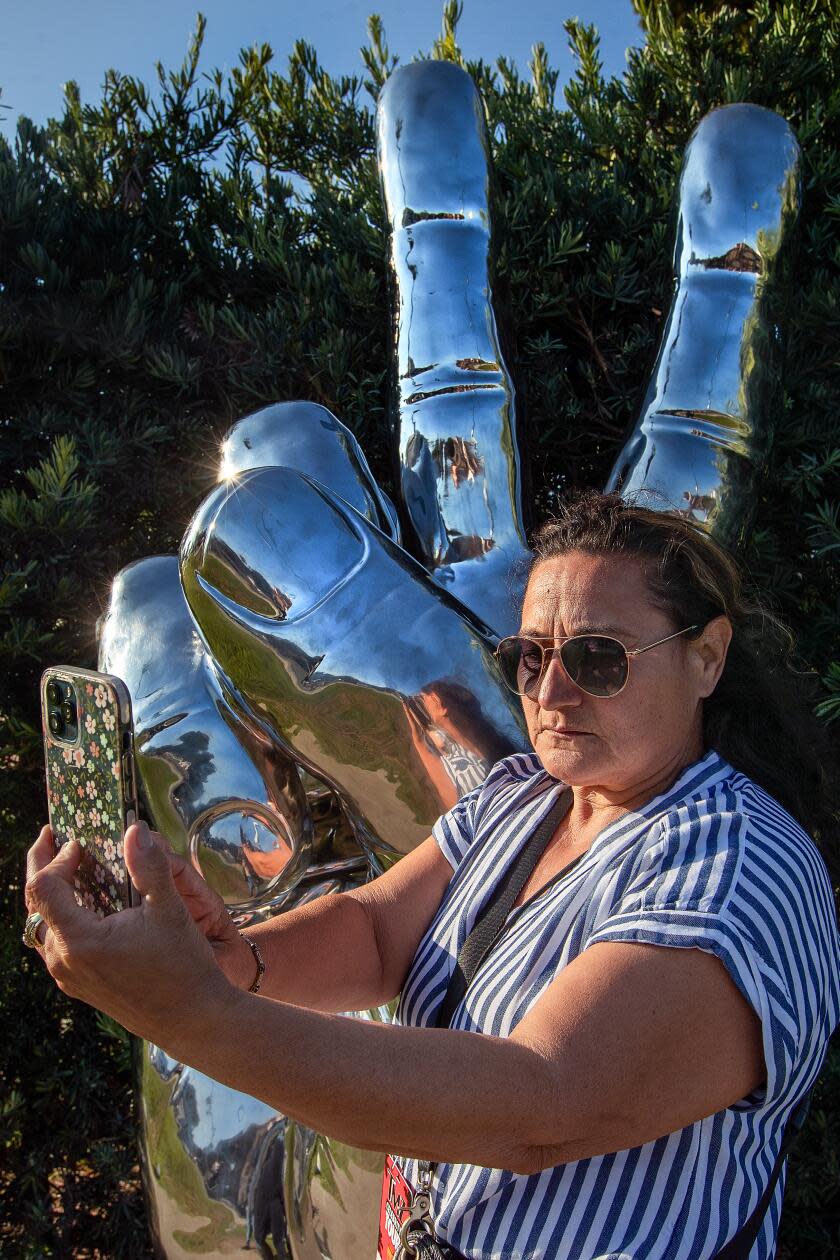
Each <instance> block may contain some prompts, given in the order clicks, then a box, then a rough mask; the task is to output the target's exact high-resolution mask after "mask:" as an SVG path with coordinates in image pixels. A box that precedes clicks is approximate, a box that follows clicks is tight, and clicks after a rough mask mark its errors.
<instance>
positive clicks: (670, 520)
mask: <svg viewBox="0 0 840 1260" xmlns="http://www.w3.org/2000/svg"><path fill="white" fill-rule="evenodd" d="M570 551H584V552H588V553H590V554H592V555H605V554H607V555H615V554H621V555H627V556H636V557H638V558H639V560H640V561H641V563H642V566H643V571H644V574H645V578H646V580H647V585H648V589H649V591H650V595H651V600H652V602H653V604H654V605H655V606H656V607H658V608H660V609H662V611H663V612H665V613H666V615H667V616H668V618H669V619H670V621H671V622H672V624H673V627H674V630H679V629H680V628H681V627H683V626H691V625H698V626H701V627H703V626H705V625H706V624H707V623H708V622H709V621H711V620H712V618H714V617H718V616H720V615H721V614H725V615H726V616H727V617H728V618H729V620H730V622H731V623H732V642H731V643H730V645H729V651H728V653H727V657H726V664H725V666H724V669H723V673H722V674H721V676H720V679H719V680H718V684H717V687H716V688H715V690H714V692H713V693H712V695H711V696H709V697H708V698H707V699H706V700H705V701H704V702H703V737H704V742H705V746H706V748H714V749H715V751H716V752H718V753H720V755H721V757H723V758H724V759H725V760H726V761H728V762H730V764H731V765H733V766H734V767H735V768H736V769H737V770H740V771H742V772H743V773H744V774H746V775H748V776H749V777H750V778H751V779H754V780H755V782H756V783H758V784H760V785H761V787H763V788H764V789H765V791H767V792H769V793H770V794H771V796H774V797H775V798H776V800H778V801H780V802H781V804H782V805H783V806H784V807H785V809H786V810H787V811H788V812H789V813H790V814H792V815H793V816H794V818H796V819H797V820H798V821H799V822H800V823H801V824H802V826H803V827H805V828H807V829H808V830H809V831H810V832H811V833H812V834H813V835H814V836H815V837H816V838H818V839H820V840H822V841H823V842H825V841H826V840H827V838H828V835H829V834H830V833H833V831H834V829H835V819H834V817H833V812H832V801H831V797H832V795H833V784H832V783H831V782H830V781H829V779H828V775H827V767H828V766H829V765H830V764H831V753H830V750H829V741H828V739H827V736H826V734H825V731H824V728H823V727H822V726H821V725H820V723H819V722H818V721H817V719H816V718H815V717H814V715H813V711H812V706H811V704H809V702H808V694H807V693H808V685H807V681H806V675H804V674H802V673H797V672H796V671H795V670H794V668H793V666H792V651H793V637H792V635H791V633H790V631H789V630H788V629H787V627H786V626H784V625H783V624H782V622H781V621H779V619H778V618H777V617H775V616H774V615H773V614H772V613H771V612H770V611H769V609H768V608H766V607H765V606H764V605H763V603H762V602H761V600H760V599H759V598H758V597H757V595H756V594H755V593H754V592H752V591H751V590H749V589H748V587H747V583H746V581H745V578H744V575H743V573H742V570H741V567H740V565H739V564H738V563H737V561H736V560H735V559H734V558H733V556H732V555H731V554H730V553H729V552H728V551H727V550H726V549H725V548H724V547H722V546H721V545H720V544H719V543H717V542H715V540H714V539H713V538H712V537H711V536H710V535H709V534H708V533H707V532H706V531H705V530H704V529H703V528H702V527H701V526H699V525H697V524H696V523H695V522H693V521H691V520H689V519H687V518H686V517H685V516H682V515H681V514H679V513H678V512H676V511H654V510H652V509H650V508H645V507H639V506H636V505H635V504H634V503H633V502H632V501H628V500H624V499H622V498H621V497H620V496H619V495H617V494H598V493H597V492H595V491H586V492H584V493H578V494H575V495H573V496H570V497H569V498H568V499H567V500H566V501H565V502H564V503H563V504H562V505H561V507H560V509H559V511H558V513H557V515H556V516H555V517H554V518H553V519H552V520H550V521H548V522H546V524H544V525H542V526H541V527H540V528H539V529H538V530H537V531H536V533H535V534H534V536H533V538H532V552H533V560H532V563H531V571H533V568H534V567H535V566H536V565H537V564H539V563H540V561H542V560H547V559H550V558H551V557H553V556H562V555H565V554H566V553H567V552H570ZM696 633H697V634H699V633H700V631H697V632H696Z"/></svg>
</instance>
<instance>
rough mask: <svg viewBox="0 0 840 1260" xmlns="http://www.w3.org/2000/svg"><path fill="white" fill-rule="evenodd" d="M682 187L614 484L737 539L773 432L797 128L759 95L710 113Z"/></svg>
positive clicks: (795, 206)
mask: <svg viewBox="0 0 840 1260" xmlns="http://www.w3.org/2000/svg"><path fill="white" fill-rule="evenodd" d="M679 197H680V203H679V222H678V227H677V244H676V251H675V271H676V292H675V295H674V300H673V304H672V307H671V312H670V314H669V316H668V321H667V324H666V327H665V332H664V335H663V339H662V346H661V348H660V351H659V356H658V359H657V362H656V367H655V368H654V372H653V378H652V380H651V383H650V386H649V388H648V392H647V396H646V398H645V401H644V404H643V407H642V412H641V418H640V419H639V421H638V423H637V425H636V427H635V429H634V430H633V433H632V434H631V436H630V438H629V439H628V441H627V444H626V446H625V447H624V450H623V451H622V452H621V454H620V456H619V458H618V460H617V462H616V465H615V467H614V469H613V472H612V475H611V477H610V480H609V483H608V488H609V489H620V490H621V492H622V494H625V495H630V494H638V493H639V492H640V491H646V492H653V494H649V495H648V498H649V500H650V504H651V506H653V507H676V508H677V509H678V510H680V511H682V512H684V513H685V514H686V515H688V516H691V517H692V518H693V519H695V520H697V521H700V522H702V523H703V524H705V525H706V526H707V527H708V528H709V529H710V530H711V531H712V532H713V533H714V534H715V536H716V537H717V538H719V539H720V541H721V542H724V543H726V544H729V545H736V544H737V543H738V542H739V541H740V540H741V538H742V537H743V534H744V532H745V530H746V528H747V525H748V523H749V518H750V511H751V505H752V500H753V494H754V489H755V483H756V476H757V474H758V472H759V471H760V468H761V465H762V463H763V461H764V459H765V457H766V454H767V450H768V444H769V440H770V436H771V435H770V418H771V415H772V397H773V393H774V392H775V389H776V387H777V382H778V353H777V351H778V346H777V342H778V330H777V329H776V327H775V326H774V325H773V323H772V319H771V317H770V314H769V312H768V302H767V297H768V290H769V288H770V285H771V283H772V281H773V279H774V277H775V274H776V272H777V270H778V268H777V263H778V257H779V252H780V249H781V247H782V245H783V244H784V242H785V240H786V239H787V238H788V237H789V235H790V233H791V229H792V228H793V226H794V224H795V221H796V217H797V214H798V210H799V197H800V152H799V146H798V144H797V142H796V138H795V137H794V134H793V132H792V131H791V129H790V127H789V126H788V124H787V123H786V122H785V121H784V119H783V118H781V117H780V116H779V115H778V114H775V113H773V112H772V111H770V110H767V109H761V108H759V107H758V106H757V105H728V106H726V107H724V108H722V109H716V110H714V111H713V112H712V113H711V114H708V115H707V116H706V117H705V118H704V119H703V121H702V122H701V123H700V125H699V127H698V128H697V130H696V131H695V132H694V135H693V136H692V138H691V140H690V141H689V144H688V148H687V150H686V156H685V162H684V164H683V170H682V176H681V179H680V192H679ZM659 496H661V497H659ZM644 500H645V496H644V495H643V496H642V497H641V500H640V501H644Z"/></svg>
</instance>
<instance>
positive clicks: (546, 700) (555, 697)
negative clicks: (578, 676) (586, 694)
mask: <svg viewBox="0 0 840 1260" xmlns="http://www.w3.org/2000/svg"><path fill="white" fill-rule="evenodd" d="M582 699H583V692H582V691H581V689H580V687H578V686H577V685H576V684H575V683H573V682H572V680H571V678H570V677H569V675H568V674H567V673H566V670H565V668H564V666H563V662H562V661H561V660H560V654H559V652H558V651H557V650H556V649H555V650H554V651H553V652H552V653H551V655H550V656H549V657H548V662H547V664H546V667H545V671H544V673H543V676H542V678H541V680H540V687H539V691H538V692H537V695H536V700H537V703H538V704H539V706H540V708H542V709H559V708H560V707H561V706H569V705H576V704H580V703H581V700H582Z"/></svg>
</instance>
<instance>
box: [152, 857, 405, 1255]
mask: <svg viewBox="0 0 840 1260" xmlns="http://www.w3.org/2000/svg"><path fill="white" fill-rule="evenodd" d="M367 877H369V875H368V876H367ZM359 882H360V877H359V874H358V873H357V874H356V875H354V876H345V877H333V878H328V879H318V878H314V876H313V878H312V879H311V880H309V879H308V878H304V880H303V881H302V882H301V883H300V884H299V885H298V887H297V889H295V890H294V891H293V895H294V897H295V899H296V900H295V904H296V905H303V904H306V903H307V902H308V901H313V900H315V899H316V898H318V897H323V896H325V895H326V894H328V893H335V892H343V891H345V890H346V889H348V888H352V887H355V886H357V885H358V883H359ZM240 922H241V920H240ZM385 1014H386V1012H385V1011H384V1010H383V1011H381V1012H377V1011H371V1012H369V1013H367V1014H366V1016H365V1017H366V1018H372V1019H377V1018H382V1017H383V1016H384V1015H385ZM135 1053H136V1076H137V1083H138V1091H139V1093H140V1096H141V1099H142V1123H141V1153H142V1164H143V1170H144V1180H145V1187H146V1198H147V1202H148V1205H149V1216H150V1229H151V1233H152V1235H153V1237H154V1238H155V1239H156V1241H157V1243H158V1246H159V1248H160V1252H161V1254H162V1255H164V1256H165V1257H166V1260H194V1257H196V1256H211V1257H222V1256H224V1257H228V1258H234V1260H247V1257H248V1256H253V1255H254V1252H256V1253H257V1254H258V1255H260V1256H263V1257H265V1260H270V1258H271V1257H279V1258H280V1260H290V1258H291V1257H294V1260H304V1257H308V1256H311V1257H312V1260H323V1256H332V1257H334V1260H340V1258H341V1257H347V1258H348V1260H350V1257H353V1256H356V1255H358V1256H359V1257H360V1258H361V1257H362V1256H364V1257H365V1258H367V1257H368V1256H369V1255H371V1254H372V1250H373V1249H372V1248H370V1247H367V1248H364V1249H354V1248H352V1247H351V1248H350V1249H349V1250H347V1251H342V1250H337V1251H334V1252H329V1251H324V1252H318V1251H311V1250H306V1249H305V1244H304V1242H302V1241H300V1239H299V1240H298V1241H297V1242H288V1241H287V1238H289V1239H291V1236H292V1232H293V1231H292V1229H291V1228H288V1231H287V1216H288V1220H289V1222H290V1223H291V1222H292V1220H293V1219H294V1214H295V1212H297V1211H298V1208H297V1206H296V1205H297V1204H298V1202H300V1201H302V1196H301V1199H300V1200H299V1199H298V1197H297V1187H301V1186H302V1185H303V1183H304V1182H305V1183H306V1186H307V1193H309V1195H310V1199H309V1202H310V1203H311V1204H316V1203H317V1204H318V1209H319V1216H318V1219H317V1221H307V1222H306V1223H305V1229H306V1231H311V1230H313V1229H318V1230H320V1231H321V1232H323V1231H324V1229H325V1228H326V1229H327V1230H328V1232H330V1233H331V1234H332V1235H333V1236H334V1237H352V1235H348V1222H350V1221H356V1222H357V1224H355V1225H352V1226H351V1228H353V1229H356V1228H357V1229H358V1230H359V1233H360V1237H361V1236H362V1235H364V1233H365V1229H366V1228H367V1230H368V1232H371V1231H372V1230H374V1229H375V1222H374V1223H373V1224H371V1221H372V1220H373V1217H372V1216H371V1217H370V1219H368V1215H367V1212H368V1201H369V1199H370V1197H371V1193H372V1189H371V1187H372V1186H373V1185H374V1184H375V1185H376V1186H377V1187H378V1181H376V1182H375V1183H374V1179H373V1177H372V1176H370V1175H368V1176H367V1179H365V1176H364V1171H365V1170H368V1169H372V1168H373V1162H374V1161H375V1160H376V1159H377V1158H378V1157H377V1156H371V1155H365V1154H363V1153H361V1152H359V1153H357V1152H355V1151H352V1150H351V1149H350V1148H345V1147H342V1146H341V1144H335V1145H336V1152H337V1154H330V1155H328V1154H327V1149H326V1139H324V1138H321V1139H319V1140H320V1142H321V1143H322V1144H324V1145H323V1146H322V1155H323V1158H322V1160H321V1161H320V1162H319V1161H318V1160H315V1159H312V1160H310V1161H309V1163H308V1164H307V1165H306V1166H302V1165H301V1163H300V1160H299V1158H297V1157H296V1155H295V1153H296V1152H297V1151H299V1150H300V1149H301V1144H302V1143H303V1144H306V1143H307V1142H309V1143H310V1147H311V1139H310V1137H309V1132H308V1130H304V1129H300V1128H299V1127H298V1126H295V1125H293V1124H292V1123H291V1122H288V1128H289V1129H290V1130H293V1132H291V1133H288V1132H287V1121H286V1119H285V1117H283V1116H279V1115H278V1114H277V1112H276V1111H274V1109H273V1108H271V1107H269V1106H267V1105H266V1104H265V1103H262V1102H259V1101H258V1100H257V1099H255V1098H250V1097H248V1095H247V1094H241V1093H238V1092H237V1091H236V1090H233V1089H230V1088H228V1086H226V1085H221V1084H219V1082H218V1081H214V1080H212V1079H211V1078H210V1077H208V1076H205V1075H204V1074H203V1073H201V1072H196V1071H195V1069H194V1068H191V1067H187V1066H186V1065H185V1064H183V1063H179V1062H177V1060H175V1059H172V1058H170V1057H169V1055H167V1054H166V1053H165V1051H163V1050H161V1049H160V1048H159V1047H158V1046H154V1045H151V1044H150V1043H148V1042H136V1043H135ZM278 1070H282V1069H280V1068H278ZM313 1136H314V1135H313ZM332 1145H333V1144H332V1143H331V1144H330V1146H332ZM289 1148H290V1149H291V1150H292V1152H293V1156H294V1158H293V1160H291V1161H290V1162H289V1165H288V1168H287V1158H286V1151H287V1149H289ZM345 1151H346V1155H345V1154H343V1152H345ZM328 1158H333V1159H334V1162H335V1167H334V1170H333V1172H332V1181H331V1182H329V1180H328V1172H327V1165H326V1162H325V1161H326V1160H327V1159H328ZM292 1168H294V1177H292V1176H290V1175H289V1174H290V1171H291V1169H292ZM324 1182H328V1184H327V1190H326V1198H325V1197H324V1195H323V1194H322V1192H321V1190H322V1183H324ZM293 1186H294V1187H295V1188H296V1189H295V1191H294V1193H292V1187H293ZM332 1187H335V1194H334V1195H333V1199H332V1201H330V1199H329V1194H330V1191H331V1189H332ZM331 1202H332V1210H333V1215H332V1221H331V1223H330V1216H329V1209H330V1203H331ZM341 1205H346V1206H347V1209H348V1220H347V1221H345V1220H344V1219H343V1208H342V1207H341ZM299 1233H300V1231H299ZM365 1241H367V1239H366V1238H365ZM272 1248H273V1250H272Z"/></svg>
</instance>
